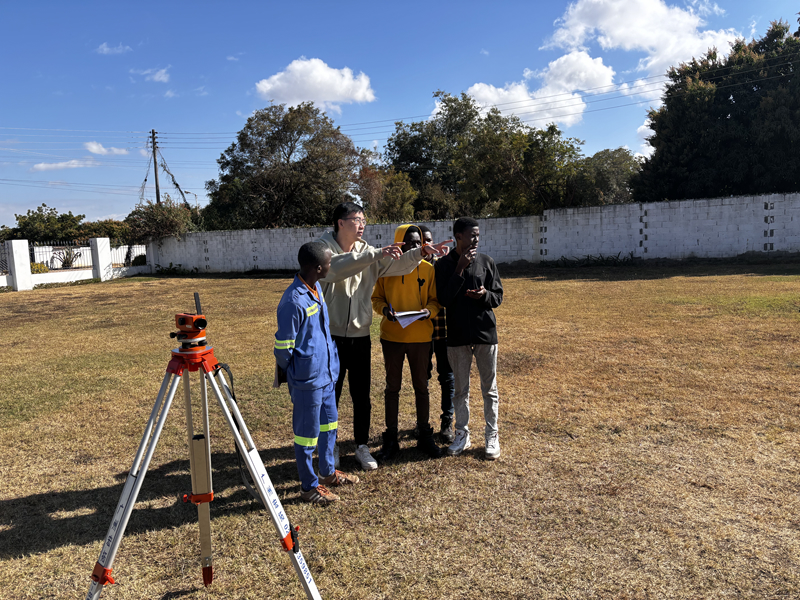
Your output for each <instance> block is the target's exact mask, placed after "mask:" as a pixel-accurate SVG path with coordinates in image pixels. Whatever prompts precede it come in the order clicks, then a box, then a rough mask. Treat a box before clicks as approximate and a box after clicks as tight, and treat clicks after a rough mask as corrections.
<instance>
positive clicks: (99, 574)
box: [91, 563, 115, 585]
mask: <svg viewBox="0 0 800 600" xmlns="http://www.w3.org/2000/svg"><path fill="white" fill-rule="evenodd" d="M111 571H113V569H106V568H105V567H104V566H103V565H101V564H100V563H96V564H95V565H94V571H92V576H91V579H92V581H94V582H96V583H99V584H100V585H106V584H108V583H115V581H114V578H113V577H111Z"/></svg>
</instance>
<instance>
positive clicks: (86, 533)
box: [0, 264, 800, 600]
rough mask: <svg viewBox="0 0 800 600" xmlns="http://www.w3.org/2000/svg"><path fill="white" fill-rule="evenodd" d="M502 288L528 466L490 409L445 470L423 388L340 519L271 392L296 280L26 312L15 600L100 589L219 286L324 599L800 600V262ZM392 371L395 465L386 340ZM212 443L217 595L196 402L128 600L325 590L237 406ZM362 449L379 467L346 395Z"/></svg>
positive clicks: (218, 310)
mask: <svg viewBox="0 0 800 600" xmlns="http://www.w3.org/2000/svg"><path fill="white" fill-rule="evenodd" d="M502 273H503V274H504V285H505V301H504V303H503V305H502V306H501V307H500V308H499V309H498V310H497V320H498V329H499V335H500V348H499V360H498V380H499V388H500V401H501V404H500V436H501V437H500V439H501V444H502V450H503V454H502V457H501V458H500V459H499V460H498V461H496V462H487V461H485V460H484V459H483V440H482V436H481V435H480V432H481V430H482V426H481V422H480V419H479V418H478V417H480V415H481V410H480V404H481V401H480V398H475V397H473V407H474V408H475V409H476V410H474V411H473V422H472V429H473V431H474V432H476V433H477V435H476V436H475V437H474V441H473V450H470V451H467V452H466V453H465V454H464V455H463V456H460V457H457V458H443V459H440V460H426V459H424V457H423V455H421V454H420V453H418V452H417V451H416V449H415V448H414V447H413V444H414V442H413V440H412V439H410V437H409V435H408V434H409V433H410V432H409V431H408V430H410V429H411V427H413V424H414V420H415V417H414V412H413V404H412V397H411V394H410V393H409V390H408V389H406V390H404V393H403V396H402V398H401V428H405V430H406V431H405V437H404V439H403V441H402V442H401V446H402V447H403V452H402V453H401V456H400V459H399V460H398V461H396V462H394V463H392V464H390V465H388V466H385V467H382V468H381V469H379V470H378V471H375V472H372V473H360V475H361V477H362V482H361V483H360V484H359V485H358V486H356V487H354V488H352V489H346V490H344V491H342V493H341V495H342V500H343V501H342V502H340V503H338V504H336V505H333V506H329V507H318V506H309V505H307V504H304V503H302V502H300V500H299V483H298V481H297V472H296V468H295V464H294V460H293V453H292V446H291V441H292V433H291V403H290V401H289V398H288V394H287V392H286V388H285V387H284V388H283V389H280V390H273V389H272V388H271V382H272V376H273V371H272V364H273V359H272V345H273V339H274V338H273V334H274V331H275V329H276V326H275V308H276V305H277V302H278V300H279V298H280V295H281V294H282V292H283V290H284V289H285V287H286V285H287V284H288V278H268V277H265V278H257V277H253V278H228V279H226V278H208V279H200V278H196V279H173V278H134V279H126V280H120V281H114V282H108V283H103V284H89V285H80V286H71V287H60V288H52V289H40V290H35V291H32V292H18V293H6V294H0V326H1V327H2V328H1V329H0V350H1V351H2V355H0V356H2V365H3V379H2V386H0V483H1V484H2V485H0V598H2V599H9V600H11V599H14V600H17V599H22V598H37V599H39V598H59V599H61V598H83V597H84V596H85V594H86V590H87V589H88V583H89V574H90V573H91V570H92V568H93V566H94V564H95V562H96V560H97V557H98V554H99V551H100V547H101V544H102V538H103V536H104V535H105V533H106V531H107V529H108V526H109V523H110V520H111V516H112V513H113V509H114V506H115V504H116V502H117V500H118V499H119V495H120V492H121V489H122V484H123V482H124V479H125V477H126V474H127V471H128V469H129V468H130V466H131V462H132V460H133V455H134V453H135V451H136V447H137V445H138V443H139V440H140V438H141V435H142V432H143V429H144V425H145V423H146V421H147V417H148V415H149V413H150V410H151V409H152V405H153V401H154V400H155V397H156V394H157V392H158V388H159V385H160V384H161V380H162V378H163V376H164V371H165V368H166V364H167V362H168V360H169V356H170V354H169V353H170V349H171V348H172V347H173V346H174V342H173V341H172V340H170V339H169V337H168V335H169V333H170V331H172V330H173V325H174V323H173V318H174V314H175V313H178V312H193V306H194V305H193V299H192V292H194V291H199V292H200V294H201V299H202V302H203V309H204V312H205V313H206V315H207V317H208V319H209V339H210V340H211V342H212V343H213V345H214V346H215V349H216V355H217V357H218V358H219V359H220V361H222V362H226V363H228V364H230V366H231V368H232V369H233V372H234V376H235V391H236V395H237V397H238V399H239V405H240V407H241V410H242V412H243V414H244V416H245V419H246V421H247V423H248V425H249V428H250V430H251V432H252V434H253V437H254V439H255V442H256V444H257V446H258V448H259V450H260V452H261V456H262V458H263V460H264V464H265V465H266V467H267V470H268V472H269V474H270V476H271V478H272V480H273V482H274V483H275V485H276V488H277V489H278V490H279V493H280V496H281V499H282V502H283V503H284V506H285V508H286V510H287V512H288V514H289V516H290V517H291V519H292V521H293V522H294V523H295V524H296V525H299V526H300V530H301V531H300V539H301V544H302V548H303V552H304V554H305V557H306V559H307V560H308V563H309V566H310V568H311V570H312V572H313V575H314V577H315V579H316V582H317V585H318V586H319V588H320V591H321V593H322V596H323V598H326V599H353V598H354V599H372V598H375V599H389V598H391V599H399V598H520V599H522V598H559V599H562V598H563V599H567V598H572V599H576V598H609V599H611V598H613V599H634V598H636V599H638V598H642V599H644V598H648V599H649V598H653V599H655V598H797V597H800V516H799V515H798V508H799V506H798V497H799V496H798V493H800V474H798V466H799V465H798V458H797V457H798V450H799V449H800V448H799V446H800V436H799V435H798V432H799V431H800V418H799V413H798V407H799V406H800V392H798V389H799V384H800V351H799V350H798V340H800V333H798V325H800V315H798V308H800V265H794V264H783V265H773V266H769V265H761V266H746V265H691V264H687V265H682V266H669V267H663V268H658V267H656V266H649V267H630V266H629V267H622V268H616V269H608V270H601V269H599V268H589V269H570V270H531V271H524V270H516V271H513V272H512V271H506V272H502ZM376 332H377V328H376V327H374V328H373V338H374V340H376V339H377V338H376V337H375V335H376ZM373 354H374V356H373V381H372V399H373V419H372V434H373V437H374V440H375V443H374V448H377V447H378V445H377V441H378V438H379V434H380V432H381V430H382V426H383V366H382V360H381V356H380V345H379V344H378V343H377V342H376V341H374V343H373ZM406 381H408V379H407V378H406ZM473 384H474V385H475V386H476V387H477V381H476V380H475V379H473ZM408 387H409V388H410V385H408ZM432 391H433V394H432V396H433V398H435V399H437V400H438V390H437V389H435V387H434V386H432ZM476 402H477V403H476ZM432 404H434V405H437V404H438V401H435V402H432ZM432 413H433V414H434V415H437V416H438V413H437V411H435V410H432ZM434 424H435V425H438V423H434ZM211 425H212V462H213V465H214V489H215V495H216V497H215V500H214V502H213V503H212V505H211V512H212V532H213V540H214V550H215V580H214V583H213V584H212V586H211V587H209V588H204V587H203V585H202V579H201V576H200V564H199V545H198V539H197V538H198V533H197V524H196V513H197V511H196V509H195V508H194V507H193V506H191V505H186V504H183V503H182V502H180V501H178V497H179V496H181V495H182V494H184V493H186V492H188V491H190V481H189V469H188V455H187V448H186V434H185V420H184V414H183V406H182V402H178V401H176V404H175V406H174V407H173V410H172V413H171V414H170V416H169V419H168V421H167V425H166V427H165V430H164V433H163V436H162V439H161V442H160V444H159V446H158V448H157V449H156V452H155V456H154V458H153V463H152V465H151V469H150V471H149V473H148V475H147V478H146V479H145V481H144V485H143V487H142V491H141V494H140V496H139V502H138V503H137V505H136V510H135V511H134V513H133V516H132V517H131V521H130V523H129V525H128V530H127V532H126V535H125V538H124V540H123V542H122V546H121V548H120V551H119V554H118V555H117V559H116V561H115V563H114V573H113V574H114V576H115V578H116V580H117V584H116V585H113V586H108V587H107V588H106V589H105V591H104V592H103V595H102V597H103V598H116V599H143V598H148V599H150V598H153V599H160V600H167V599H178V598H180V599H182V600H184V599H185V600H189V599H200V598H203V599H223V598H224V599H245V598H247V599H257V598H258V599H262V598H300V597H303V596H304V595H303V592H302V589H301V587H300V585H299V583H298V582H297V579H296V577H295V575H294V571H293V569H292V568H291V564H290V562H289V560H288V557H287V556H285V554H284V553H283V552H282V550H281V549H280V545H279V543H278V540H277V536H276V534H275V531H274V529H273V527H272V524H271V522H270V520H269V516H268V514H267V512H266V511H265V510H264V509H263V508H262V507H260V505H258V504H257V503H256V502H255V501H253V500H252V499H251V498H250V497H249V495H248V494H247V492H246V491H245V490H244V488H243V487H242V485H241V483H240V479H239V473H238V470H237V468H236V461H235V457H234V454H233V441H232V439H231V436H230V433H229V431H228V430H227V427H226V426H225V425H224V422H223V421H222V418H221V415H220V412H219V410H218V407H216V406H215V405H212V407H211ZM339 433H340V439H341V442H342V451H343V457H342V467H343V469H344V470H350V471H355V469H356V464H355V461H354V459H353V457H352V452H353V449H354V448H353V443H352V410H351V407H350V404H349V397H347V396H346V394H345V397H344V398H343V401H342V404H341V406H340V429H339ZM475 441H477V443H475Z"/></svg>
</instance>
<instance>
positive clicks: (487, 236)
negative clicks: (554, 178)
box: [147, 217, 539, 273]
mask: <svg viewBox="0 0 800 600" xmlns="http://www.w3.org/2000/svg"><path fill="white" fill-rule="evenodd" d="M478 221H479V223H480V227H481V240H482V241H481V251H482V252H485V253H486V254H489V255H490V256H492V257H493V258H494V259H495V261H497V262H500V263H503V262H514V261H517V260H526V261H529V262H533V261H535V260H536V259H537V255H538V238H537V237H536V236H537V235H538V233H537V230H538V225H539V217H517V218H508V219H479V220H478ZM419 224H420V225H427V226H428V227H429V228H430V230H431V233H433V239H434V241H435V242H440V241H444V240H447V239H450V238H452V237H453V233H452V232H453V223H452V221H435V222H430V221H425V222H420V223H419ZM396 228H397V225H396V224H384V225H367V229H366V232H365V233H364V240H365V241H367V242H368V243H369V244H371V245H373V246H378V247H381V246H387V245H389V244H391V243H393V242H394V231H395V229H396ZM330 230H331V228H330V227H309V228H304V229H250V230H245V231H206V232H199V233H190V234H188V235H187V236H186V237H185V238H184V239H183V240H177V239H175V238H167V239H163V240H161V242H160V243H152V244H149V245H148V246H147V261H148V265H151V266H152V267H153V268H154V269H157V268H158V267H160V268H162V269H167V268H169V266H170V264H172V267H173V268H177V267H178V265H180V267H179V268H181V269H185V270H187V271H195V270H196V271H197V272H198V273H229V272H243V271H252V270H279V269H283V270H291V269H296V268H297V251H298V250H299V248H300V246H302V245H303V244H305V243H306V242H309V241H313V240H315V239H317V238H319V237H320V236H321V235H322V234H323V233H325V232H326V231H330Z"/></svg>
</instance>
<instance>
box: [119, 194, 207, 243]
mask: <svg viewBox="0 0 800 600" xmlns="http://www.w3.org/2000/svg"><path fill="white" fill-rule="evenodd" d="M125 223H126V224H127V225H128V227H129V229H130V238H129V239H130V241H131V242H134V243H144V242H152V241H157V240H160V239H163V238H167V237H176V238H181V237H183V236H184V235H186V234H187V233H189V232H191V231H194V230H195V227H194V224H193V222H192V209H191V208H190V207H188V206H187V205H186V203H185V202H180V201H177V200H173V199H172V198H171V197H170V195H169V194H164V195H163V196H162V198H161V203H160V204H159V203H156V202H153V201H152V200H145V201H142V202H140V203H139V204H137V205H136V208H134V209H133V211H131V213H130V214H129V215H128V216H127V217H125Z"/></svg>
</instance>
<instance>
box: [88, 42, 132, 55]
mask: <svg viewBox="0 0 800 600" xmlns="http://www.w3.org/2000/svg"><path fill="white" fill-rule="evenodd" d="M95 52H97V53H98V54H125V53H126V52H133V48H131V47H130V46H123V45H122V42H120V44H119V46H113V47H112V46H109V45H108V44H107V43H105V42H103V43H102V44H100V45H99V46H98V47H97V48H95Z"/></svg>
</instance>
